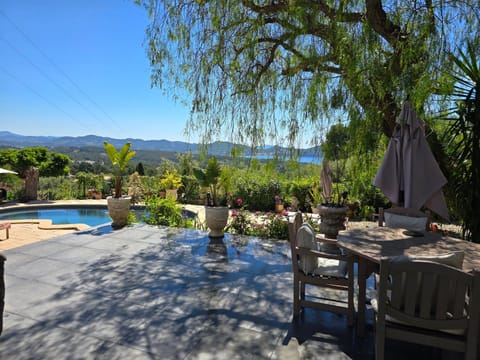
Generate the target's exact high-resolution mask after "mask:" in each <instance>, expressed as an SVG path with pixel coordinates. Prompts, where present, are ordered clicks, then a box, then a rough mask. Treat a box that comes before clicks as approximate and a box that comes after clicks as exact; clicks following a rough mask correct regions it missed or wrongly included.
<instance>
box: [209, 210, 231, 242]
mask: <svg viewBox="0 0 480 360" xmlns="http://www.w3.org/2000/svg"><path fill="white" fill-rule="evenodd" d="M205 221H206V222H207V226H208V228H209V229H210V232H209V233H208V236H210V237H213V238H216V237H223V229H224V228H225V226H227V222H228V207H226V206H216V207H213V206H206V207H205Z"/></svg>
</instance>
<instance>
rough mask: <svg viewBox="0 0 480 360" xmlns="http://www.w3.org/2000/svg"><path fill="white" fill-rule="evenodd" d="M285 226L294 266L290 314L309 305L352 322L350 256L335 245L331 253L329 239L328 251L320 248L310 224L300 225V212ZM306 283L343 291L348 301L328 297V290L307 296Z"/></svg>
mask: <svg viewBox="0 0 480 360" xmlns="http://www.w3.org/2000/svg"><path fill="white" fill-rule="evenodd" d="M288 229H289V240H290V247H291V252H292V265H293V315H294V316H295V317H297V316H298V315H299V314H300V309H301V308H303V307H312V308H317V309H321V310H326V311H332V312H335V313H340V314H346V315H347V318H348V325H349V326H351V325H353V323H354V314H355V305H354V302H353V297H354V296H353V293H354V281H353V280H354V276H353V257H352V256H351V255H349V254H344V253H343V252H342V251H341V250H340V249H338V248H337V251H336V252H331V248H332V241H334V240H332V239H329V240H328V244H327V245H328V246H327V247H326V248H327V249H328V250H325V251H322V247H321V241H322V239H321V238H320V237H316V236H315V233H314V231H313V229H312V228H311V226H310V225H309V224H307V223H305V224H302V214H301V213H300V212H299V213H297V214H296V215H295V216H294V217H293V218H291V219H290V220H289V223H288ZM318 242H320V246H319V244H318ZM307 285H309V286H317V287H325V288H329V289H336V290H341V291H344V292H345V293H346V298H347V300H346V301H345V300H344V298H343V299H339V298H338V297H335V298H333V297H330V298H327V295H328V293H327V292H325V294H322V298H321V299H318V298H314V297H311V296H309V297H308V298H306V288H307ZM323 295H325V296H323Z"/></svg>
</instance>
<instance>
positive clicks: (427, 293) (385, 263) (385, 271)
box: [372, 257, 480, 360]
mask: <svg viewBox="0 0 480 360" xmlns="http://www.w3.org/2000/svg"><path fill="white" fill-rule="evenodd" d="M479 281H480V278H479V273H478V272H474V273H473V274H470V273H466V272H464V271H462V270H460V269H457V268H454V267H451V266H448V265H445V264H439V263H436V262H430V261H423V260H412V259H409V258H407V257H402V258H397V259H382V260H381V263H380V283H379V287H378V297H377V299H374V300H372V307H373V308H374V310H375V311H376V313H377V314H376V315H377V321H376V339H375V347H376V359H378V360H381V359H384V350H385V339H386V338H391V339H397V340H401V341H407V342H412V343H416V344H423V345H427V346H432V347H438V348H442V349H446V350H451V351H457V352H463V353H465V359H476V356H477V355H476V352H477V338H478V328H479V305H480V298H479V294H480V282H479Z"/></svg>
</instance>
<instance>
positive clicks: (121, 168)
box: [103, 141, 135, 228]
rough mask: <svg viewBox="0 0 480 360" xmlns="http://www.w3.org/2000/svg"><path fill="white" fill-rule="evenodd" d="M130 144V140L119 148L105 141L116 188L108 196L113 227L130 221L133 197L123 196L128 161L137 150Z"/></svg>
mask: <svg viewBox="0 0 480 360" xmlns="http://www.w3.org/2000/svg"><path fill="white" fill-rule="evenodd" d="M130 145H131V144H130V143H129V142H128V143H126V144H125V145H123V147H122V148H121V149H120V150H117V149H116V148H115V146H113V145H112V144H110V143H108V142H106V141H105V142H104V143H103V146H104V148H105V151H106V153H107V156H108V158H109V159H110V162H111V163H112V167H113V176H114V184H115V190H114V194H113V196H109V197H108V198H107V205H108V214H109V216H110V217H111V219H112V227H113V228H121V227H123V226H125V225H126V224H127V222H128V214H129V212H130V201H131V197H130V196H122V185H123V176H124V175H125V173H126V170H127V168H128V163H129V162H130V160H131V159H132V158H133V156H134V155H135V151H132V150H130Z"/></svg>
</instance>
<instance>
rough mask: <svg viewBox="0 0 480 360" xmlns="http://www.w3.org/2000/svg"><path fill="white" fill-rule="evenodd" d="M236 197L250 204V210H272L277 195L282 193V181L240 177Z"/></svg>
mask: <svg viewBox="0 0 480 360" xmlns="http://www.w3.org/2000/svg"><path fill="white" fill-rule="evenodd" d="M236 185H237V186H236V187H237V193H236V194H235V197H236V198H241V199H243V201H244V202H245V203H247V204H249V207H248V209H249V210H259V211H270V210H273V209H274V204H275V201H274V199H275V195H280V194H281V193H282V191H281V190H282V186H281V184H280V182H278V181H275V180H267V181H262V180H253V179H251V180H249V179H240V180H239V181H238V182H237V184H236Z"/></svg>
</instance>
